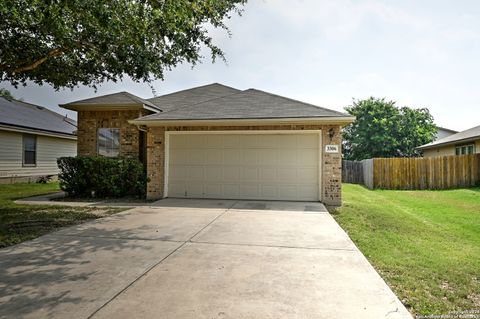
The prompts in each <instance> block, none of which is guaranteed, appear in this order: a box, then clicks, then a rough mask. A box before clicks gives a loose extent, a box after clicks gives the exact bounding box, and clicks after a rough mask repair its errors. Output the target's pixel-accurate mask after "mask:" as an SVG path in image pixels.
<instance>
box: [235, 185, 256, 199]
mask: <svg viewBox="0 0 480 319" xmlns="http://www.w3.org/2000/svg"><path fill="white" fill-rule="evenodd" d="M239 195H240V198H250V199H255V198H258V197H259V191H258V185H257V184H242V185H240V194H239Z"/></svg>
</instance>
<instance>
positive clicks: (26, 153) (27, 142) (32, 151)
mask: <svg viewBox="0 0 480 319" xmlns="http://www.w3.org/2000/svg"><path fill="white" fill-rule="evenodd" d="M36 164H37V137H36V136H35V135H23V165H25V166H35V165H36Z"/></svg>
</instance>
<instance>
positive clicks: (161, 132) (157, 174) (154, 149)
mask: <svg viewBox="0 0 480 319" xmlns="http://www.w3.org/2000/svg"><path fill="white" fill-rule="evenodd" d="M164 167H165V128H164V127H149V128H148V132H147V177H148V178H149V182H148V184H147V199H161V198H163V190H164V189H163V188H164V178H165V176H164V172H165V170H164Z"/></svg>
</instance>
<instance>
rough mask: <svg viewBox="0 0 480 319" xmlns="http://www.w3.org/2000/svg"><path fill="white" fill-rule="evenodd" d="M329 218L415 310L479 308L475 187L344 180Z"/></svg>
mask: <svg viewBox="0 0 480 319" xmlns="http://www.w3.org/2000/svg"><path fill="white" fill-rule="evenodd" d="M334 217H335V219H336V220H337V221H338V222H339V224H340V225H341V226H342V227H343V229H345V231H347V232H348V234H349V235H350V237H351V238H352V240H353V241H354V242H355V244H356V245H357V246H358V248H359V249H360V250H361V251H362V252H363V253H364V254H365V256H366V257H367V258H368V259H369V261H370V262H371V263H372V265H373V266H374V267H375V268H376V269H377V271H378V272H379V273H380V274H381V276H382V277H383V279H384V280H385V281H386V282H387V283H388V284H389V286H390V287H391V288H392V290H393V291H394V292H395V293H396V295H397V296H398V297H399V299H400V300H401V301H402V302H403V304H404V305H405V306H407V308H409V310H410V311H411V312H412V313H413V314H415V315H432V314H437V315H438V314H447V313H449V312H452V311H460V310H463V311H468V310H480V189H479V188H473V189H458V190H444V191H391V190H374V191H371V190H368V189H365V188H364V187H362V186H358V185H351V184H344V186H343V207H341V208H339V209H338V210H337V211H336V212H334Z"/></svg>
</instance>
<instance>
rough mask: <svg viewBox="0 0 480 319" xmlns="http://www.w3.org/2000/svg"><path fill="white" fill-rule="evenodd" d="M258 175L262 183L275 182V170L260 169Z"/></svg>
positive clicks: (268, 168)
mask: <svg viewBox="0 0 480 319" xmlns="http://www.w3.org/2000/svg"><path fill="white" fill-rule="evenodd" d="M258 172H259V173H258V175H259V178H260V180H262V181H275V180H276V179H277V171H276V169H275V168H270V167H260V168H259V169H258Z"/></svg>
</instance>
